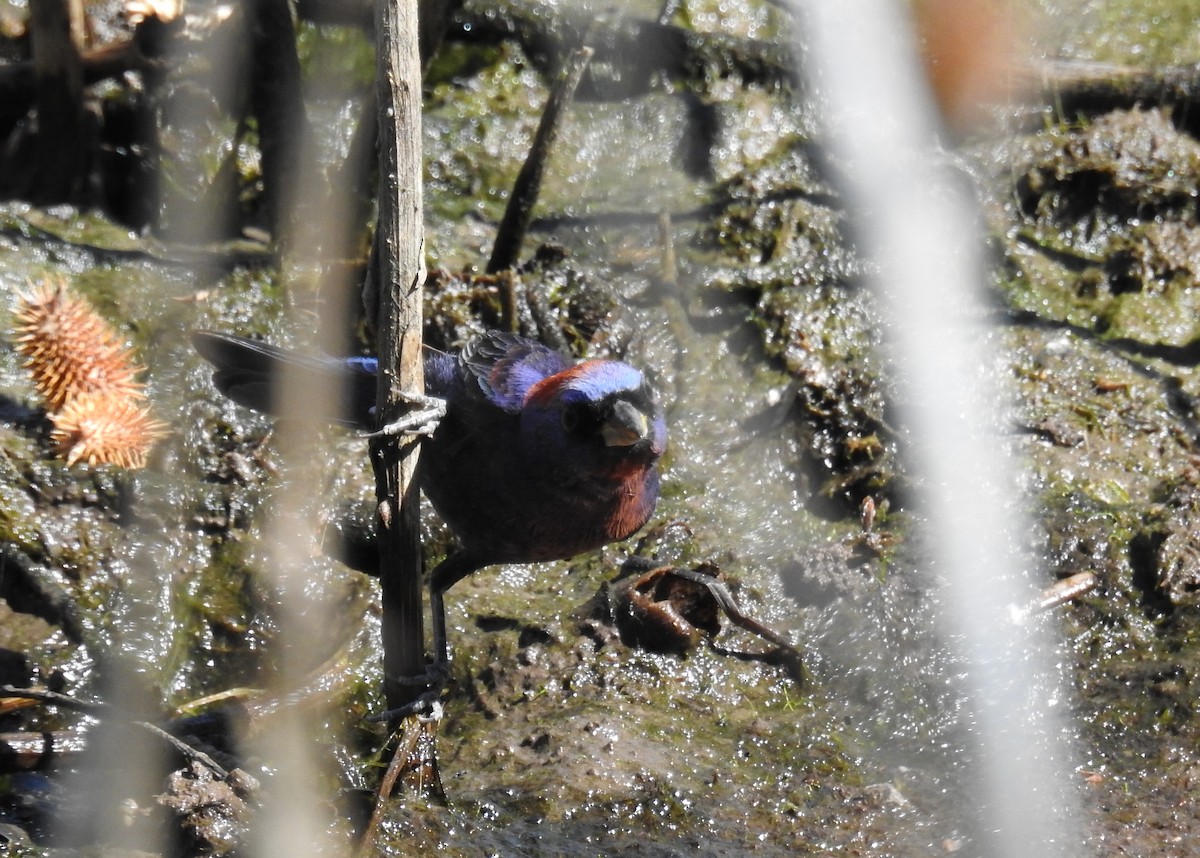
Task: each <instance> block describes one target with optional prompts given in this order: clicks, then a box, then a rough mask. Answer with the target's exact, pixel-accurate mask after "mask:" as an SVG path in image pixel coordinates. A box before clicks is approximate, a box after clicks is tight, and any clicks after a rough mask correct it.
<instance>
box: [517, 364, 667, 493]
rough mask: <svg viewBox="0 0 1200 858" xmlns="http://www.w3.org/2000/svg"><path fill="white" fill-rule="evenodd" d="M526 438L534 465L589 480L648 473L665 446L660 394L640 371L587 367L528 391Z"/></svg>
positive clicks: (523, 414)
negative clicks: (537, 462)
mask: <svg viewBox="0 0 1200 858" xmlns="http://www.w3.org/2000/svg"><path fill="white" fill-rule="evenodd" d="M521 434H522V437H523V439H524V442H525V444H526V454H527V456H528V457H529V458H530V459H531V460H534V461H539V462H544V463H545V464H546V465H547V466H549V467H553V468H560V469H563V470H567V471H574V472H575V475H576V476H579V477H585V478H586V477H598V478H601V479H605V478H610V479H625V478H627V477H629V476H630V475H632V474H634V473H636V472H638V471H645V470H647V469H649V467H650V466H651V465H653V464H654V462H655V461H657V459H658V458H659V457H660V456H661V455H662V454H663V452H664V451H665V449H666V445H667V426H666V420H665V419H664V417H663V410H662V406H661V405H660V404H659V402H658V397H657V396H656V395H655V392H654V389H653V388H652V387H651V386H650V385H649V383H648V382H647V381H646V379H645V377H644V376H643V375H642V373H641V372H639V371H638V370H636V369H634V368H633V367H631V366H629V365H628V364H624V363H620V362H618V361H612V360H590V361H584V362H583V363H580V364H577V365H576V366H573V367H571V368H570V369H567V370H564V371H563V372H559V373H557V374H555V375H551V376H548V377H546V378H544V379H542V380H540V381H539V382H537V383H536V384H534V385H533V386H532V387H530V388H529V391H528V393H527V394H526V396H525V401H524V404H523V405H522V408H521Z"/></svg>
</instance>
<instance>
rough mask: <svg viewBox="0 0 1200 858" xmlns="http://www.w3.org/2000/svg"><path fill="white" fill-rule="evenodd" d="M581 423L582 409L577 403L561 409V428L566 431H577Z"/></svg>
mask: <svg viewBox="0 0 1200 858" xmlns="http://www.w3.org/2000/svg"><path fill="white" fill-rule="evenodd" d="M582 425H583V409H581V408H580V407H579V406H578V405H568V406H567V407H566V408H564V409H563V413H562V428H563V430H564V431H566V432H571V433H574V432H577V431H579V427H580V426H582Z"/></svg>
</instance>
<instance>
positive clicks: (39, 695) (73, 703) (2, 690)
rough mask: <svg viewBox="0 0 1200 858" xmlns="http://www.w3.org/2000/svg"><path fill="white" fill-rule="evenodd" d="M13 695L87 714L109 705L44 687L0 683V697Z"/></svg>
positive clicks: (12, 696) (94, 712) (92, 713)
mask: <svg viewBox="0 0 1200 858" xmlns="http://www.w3.org/2000/svg"><path fill="white" fill-rule="evenodd" d="M14 697H23V698H25V699H27V700H37V701H38V702H40V703H48V704H50V705H52V706H61V707H63V708H64V709H73V710H74V711H76V712H86V713H88V714H89V715H94V714H96V713H99V712H103V711H104V710H105V709H107V708H108V705H109V704H107V703H97V702H93V701H89V700H80V699H79V698H78V697H71V696H70V695H67V694H60V693H59V692H57V691H50V690H49V689H46V688H17V687H16V686H14V685H0V698H4V699H8V698H14Z"/></svg>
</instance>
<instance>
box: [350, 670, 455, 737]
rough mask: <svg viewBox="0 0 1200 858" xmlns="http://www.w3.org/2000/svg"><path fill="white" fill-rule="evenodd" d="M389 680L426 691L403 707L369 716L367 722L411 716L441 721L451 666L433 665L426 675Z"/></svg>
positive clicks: (394, 677) (398, 677)
mask: <svg viewBox="0 0 1200 858" xmlns="http://www.w3.org/2000/svg"><path fill="white" fill-rule="evenodd" d="M387 679H388V681H389V682H393V683H395V684H396V685H405V686H409V687H412V686H421V685H423V686H426V690H425V691H423V692H421V694H420V695H418V696H417V697H416V698H415V699H414V700H412V701H410V702H408V703H405V704H404V705H403V706H397V707H396V708H394V709H388V710H387V711H386V712H379V713H377V714H375V715H368V716H367V719H366V720H367V721H370V722H372V723H377V722H380V721H395V720H397V719H400V718H406V717H408V716H409V715H416V716H417V717H418V718H420V719H421V720H422V721H437V720H439V719H441V717H442V700H441V697H442V692H443V691H445V690H446V686H447V685H448V684H449V683H450V665H449V664H443V663H441V662H437V663H435V664H431V665H430V666H429V668H428V670H426V671H425V672H424V673H418V674H414V675H412V676H389V677H388V678H387Z"/></svg>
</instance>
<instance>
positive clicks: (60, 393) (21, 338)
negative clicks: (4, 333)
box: [15, 282, 142, 412]
mask: <svg viewBox="0 0 1200 858" xmlns="http://www.w3.org/2000/svg"><path fill="white" fill-rule="evenodd" d="M20 299H21V300H20V305H19V306H18V308H17V311H16V314H15V315H16V320H17V340H16V347H17V351H18V352H19V353H20V354H21V355H23V356H24V357H25V366H26V367H27V368H28V369H29V372H30V374H31V375H32V376H33V383H34V385H35V386H36V387H37V389H38V393H40V394H41V395H42V398H43V399H45V400H46V405H47V408H48V409H49V410H50V411H51V412H55V411H58V410H59V409H61V408H62V407H63V406H64V405H65V404H66V403H67V402H68V401H69V400H70V399H72V398H74V397H77V396H83V395H87V394H95V393H101V392H111V393H124V394H125V395H127V396H128V395H133V396H135V397H140V396H141V391H142V386H141V385H140V384H139V383H138V382H137V380H136V375H137V372H138V369H139V367H138V366H137V365H136V364H135V363H134V361H133V358H132V356H131V354H130V351H129V349H127V348H125V346H124V345H122V344H121V342H120V340H119V339H118V338H117V335H116V334H115V333H114V332H113V330H112V329H111V328H110V327H109V326H108V324H107V323H106V322H105V321H104V320H103V319H101V318H100V317H99V316H98V315H97V314H96V311H95V310H93V309H92V308H91V307H90V306H89V305H88V303H87V302H86V301H84V300H82V299H80V298H76V297H73V296H72V295H70V294H69V293H68V291H67V288H66V286H65V284H63V283H61V282H57V283H56V282H46V283H43V284H41V285H40V286H38V287H35V288H34V289H32V290H31V291H29V292H27V293H25V294H23V295H21V296H20Z"/></svg>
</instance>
